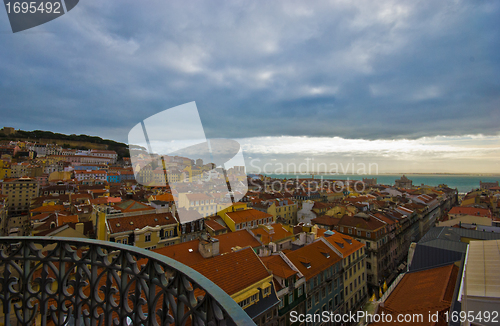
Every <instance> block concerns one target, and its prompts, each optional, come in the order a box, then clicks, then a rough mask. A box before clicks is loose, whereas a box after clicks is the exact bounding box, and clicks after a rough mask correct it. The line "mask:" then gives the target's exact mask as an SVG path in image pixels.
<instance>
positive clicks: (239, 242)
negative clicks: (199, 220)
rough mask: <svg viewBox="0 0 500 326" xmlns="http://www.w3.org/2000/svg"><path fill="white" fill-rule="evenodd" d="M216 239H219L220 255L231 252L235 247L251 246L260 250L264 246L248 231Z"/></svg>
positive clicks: (230, 233)
mask: <svg viewBox="0 0 500 326" xmlns="http://www.w3.org/2000/svg"><path fill="white" fill-rule="evenodd" d="M215 238H217V239H219V252H220V253H226V252H231V248H234V247H242V248H243V247H247V246H250V247H252V248H258V247H260V246H262V244H261V243H260V242H259V241H257V239H255V238H254V237H253V236H252V235H251V234H250V232H249V231H247V230H246V229H244V230H239V231H235V232H229V233H226V234H221V235H218V236H216V237H215Z"/></svg>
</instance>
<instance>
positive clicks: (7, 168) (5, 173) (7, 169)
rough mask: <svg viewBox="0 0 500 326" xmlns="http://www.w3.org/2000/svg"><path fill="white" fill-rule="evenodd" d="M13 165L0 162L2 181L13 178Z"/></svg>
mask: <svg viewBox="0 0 500 326" xmlns="http://www.w3.org/2000/svg"><path fill="white" fill-rule="evenodd" d="M11 173H12V170H11V165H10V163H9V162H8V161H6V160H0V180H4V179H8V178H10V177H11Z"/></svg>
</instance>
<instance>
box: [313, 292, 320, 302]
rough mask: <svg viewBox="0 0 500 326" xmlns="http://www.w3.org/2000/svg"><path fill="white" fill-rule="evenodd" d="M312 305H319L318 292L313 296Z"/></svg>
mask: <svg viewBox="0 0 500 326" xmlns="http://www.w3.org/2000/svg"><path fill="white" fill-rule="evenodd" d="M314 303H315V304H318V303H319V292H316V294H315V295H314Z"/></svg>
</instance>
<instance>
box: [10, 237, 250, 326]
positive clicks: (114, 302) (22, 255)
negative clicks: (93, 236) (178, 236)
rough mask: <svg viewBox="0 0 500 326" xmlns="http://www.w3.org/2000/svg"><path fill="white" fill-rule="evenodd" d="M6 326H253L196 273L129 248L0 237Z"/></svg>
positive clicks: (86, 241)
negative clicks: (235, 325) (188, 325)
mask: <svg viewBox="0 0 500 326" xmlns="http://www.w3.org/2000/svg"><path fill="white" fill-rule="evenodd" d="M0 246H1V247H0V262H1V265H0V303H1V305H2V307H3V308H2V310H1V311H0V323H1V322H2V319H3V324H4V325H6V326H7V325H18V324H21V325H43V326H44V325H57V326H62V325H81V326H97V325H105V326H113V325H115V326H118V325H134V326H135V325H145V326H146V325H147V326H153V325H154V326H157V325H158V326H159V325H186V324H190V325H234V324H237V325H255V324H254V323H253V321H252V320H251V319H250V317H248V315H247V314H246V313H245V312H244V311H243V310H242V309H241V308H240V307H239V305H238V304H236V302H234V300H232V299H231V297H230V296H229V295H227V294H226V293H225V292H223V291H222V290H221V289H220V288H219V287H218V286H216V285H215V284H214V283H212V282H211V281H210V280H208V279H207V278H205V277H204V276H202V275H201V274H199V273H198V272H196V271H194V270H193V269H191V268H189V267H187V266H185V265H183V264H181V263H179V262H177V261H175V260H173V259H170V258H168V257H164V256H162V255H160V254H158V253H154V252H149V251H146V250H144V249H140V248H136V247H133V246H128V245H124V244H117V243H110V242H104V241H98V240H89V239H72V238H55V237H0Z"/></svg>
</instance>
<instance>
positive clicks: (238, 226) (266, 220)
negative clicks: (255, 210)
mask: <svg viewBox="0 0 500 326" xmlns="http://www.w3.org/2000/svg"><path fill="white" fill-rule="evenodd" d="M272 222H273V218H272V217H268V218H264V219H260V220H255V221H249V222H248V223H247V222H244V223H240V224H236V230H240V229H244V228H246V227H247V224H248V227H257V226H258V225H259V224H269V223H272Z"/></svg>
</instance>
